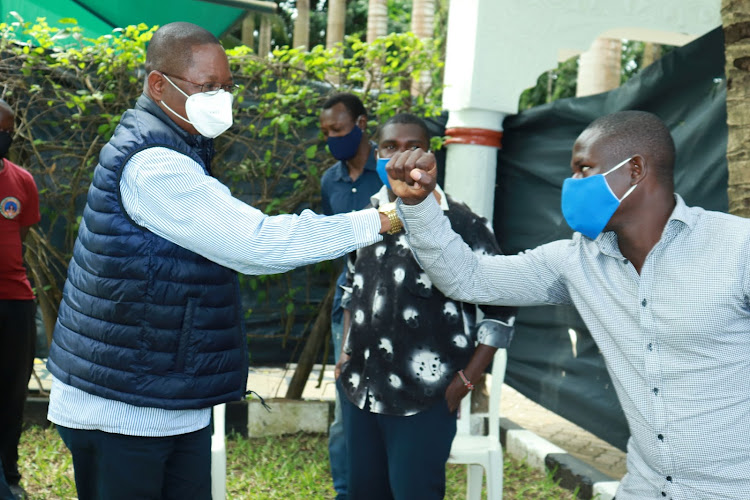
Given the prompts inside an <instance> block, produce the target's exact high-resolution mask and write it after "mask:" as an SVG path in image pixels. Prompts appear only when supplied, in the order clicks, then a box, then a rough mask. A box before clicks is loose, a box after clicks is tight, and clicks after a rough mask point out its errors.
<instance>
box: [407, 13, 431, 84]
mask: <svg viewBox="0 0 750 500" xmlns="http://www.w3.org/2000/svg"><path fill="white" fill-rule="evenodd" d="M411 31H412V33H414V34H415V35H416V36H417V38H419V39H421V40H427V39H430V38H432V35H433V33H434V31H435V0H414V3H413V4H412V9H411ZM431 83H432V75H431V74H430V72H429V71H422V72H421V73H420V74H419V77H418V78H415V79H414V81H413V82H412V85H411V94H412V95H420V94H423V93H425V92H426V91H427V89H429V88H430V84H431Z"/></svg>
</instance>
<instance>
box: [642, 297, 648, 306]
mask: <svg viewBox="0 0 750 500" xmlns="http://www.w3.org/2000/svg"><path fill="white" fill-rule="evenodd" d="M646 304H648V301H647V300H646V299H643V300H642V301H641V305H642V306H643V307H646Z"/></svg>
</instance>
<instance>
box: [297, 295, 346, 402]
mask: <svg viewBox="0 0 750 500" xmlns="http://www.w3.org/2000/svg"><path fill="white" fill-rule="evenodd" d="M335 291H336V286H335V285H334V286H331V287H330V288H329V289H328V293H327V294H326V296H325V298H324V299H323V302H322V303H321V304H320V309H319V310H318V316H317V317H316V318H315V323H313V327H312V331H311V332H310V336H309V337H308V338H307V342H305V347H304V348H303V349H302V354H300V356H299V361H298V362H297V368H296V369H295V370H294V375H292V380H291V381H290V382H289V388H288V389H287V391H286V397H287V399H300V398H301V397H302V392H303V391H304V390H305V384H306V383H307V379H308V378H310V372H311V371H312V367H313V365H314V364H315V359H316V358H317V357H318V353H320V348H321V347H323V344H324V342H325V340H326V339H327V338H328V335H329V334H330V333H331V306H332V305H333V294H334V292H335Z"/></svg>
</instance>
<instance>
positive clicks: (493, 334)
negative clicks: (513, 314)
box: [477, 319, 514, 349]
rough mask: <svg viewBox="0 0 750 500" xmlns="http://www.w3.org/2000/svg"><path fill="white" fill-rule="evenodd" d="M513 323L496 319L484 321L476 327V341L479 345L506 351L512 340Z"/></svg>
mask: <svg viewBox="0 0 750 500" xmlns="http://www.w3.org/2000/svg"><path fill="white" fill-rule="evenodd" d="M513 332H514V327H513V323H512V322H511V323H510V324H509V323H503V322H502V321H499V320H496V319H485V320H483V321H481V322H480V323H479V324H478V325H477V341H478V342H479V343H480V344H484V345H488V346H492V347H497V348H498V349H507V348H508V347H509V346H510V342H511V340H513Z"/></svg>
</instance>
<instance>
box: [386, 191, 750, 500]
mask: <svg viewBox="0 0 750 500" xmlns="http://www.w3.org/2000/svg"><path fill="white" fill-rule="evenodd" d="M675 197H676V201H677V205H676V207H675V209H674V211H673V213H672V215H671V217H670V219H669V221H668V222H667V225H666V227H665V228H664V232H663V234H662V237H661V239H660V240H659V242H658V243H657V244H656V246H654V248H653V249H652V250H651V252H650V253H649V255H648V257H647V258H646V261H645V263H644V265H643V268H642V269H641V274H640V275H639V274H638V273H637V272H636V270H635V268H634V267H633V265H632V264H630V262H628V261H627V260H626V259H625V258H624V257H623V255H622V254H621V253H620V250H619V248H618V245H617V236H616V235H615V233H613V232H607V233H604V234H602V235H600V236H599V237H598V238H597V239H596V240H591V239H588V238H586V237H583V236H582V235H581V234H579V233H576V234H575V235H574V236H573V238H572V239H571V240H562V241H556V242H552V243H548V244H546V245H542V246H540V247H538V248H535V249H533V250H529V251H527V252H524V253H522V254H519V255H515V256H479V255H476V254H475V253H473V252H471V250H470V249H469V248H468V247H467V246H466V245H465V244H464V243H463V242H462V241H461V240H460V238H458V237H457V235H455V233H453V232H452V231H451V229H450V226H449V224H448V222H447V219H446V218H445V217H444V216H443V215H442V214H441V212H440V209H439V208H438V207H437V204H436V203H435V202H434V201H432V200H431V199H432V197H431V196H430V197H428V199H427V200H426V201H425V202H423V203H421V204H420V205H417V206H411V207H410V206H406V205H403V204H399V211H400V214H401V217H402V219H403V220H404V223H405V226H406V229H407V238H408V241H409V244H410V245H411V247H412V249H413V251H414V252H415V254H416V256H417V258H418V260H419V262H420V264H421V265H422V267H423V268H424V269H425V270H426V271H427V273H428V275H429V277H430V279H432V281H433V283H434V284H435V285H436V286H437V287H438V288H440V289H441V290H442V291H443V292H444V293H445V294H446V295H447V296H449V297H452V298H454V299H456V300H462V301H474V302H478V303H483V304H495V305H517V306H530V305H541V304H573V305H575V307H576V308H577V309H578V311H579V312H580V314H581V316H582V318H583V320H584V321H585V323H586V326H587V327H588V328H589V330H590V331H591V334H592V336H593V337H594V339H595V340H596V343H597V345H598V346H599V348H600V350H601V352H602V355H603V356H604V359H605V361H606V365H607V369H608V370H609V374H610V376H611V378H612V381H613V383H614V385H615V389H616V390H617V395H618V397H619V400H620V403H621V405H622V407H623V410H624V412H625V416H626V417H627V420H628V425H629V427H630V434H631V438H630V440H629V442H628V473H627V475H626V476H625V477H624V478H623V480H622V482H621V485H620V489H619V491H618V492H617V500H643V499H646V498H674V499H675V500H687V499H695V500H706V499H733V500H740V499H742V500H746V499H748V498H750V432H749V431H750V277H749V276H748V272H749V271H748V263H749V261H750V221H748V220H746V219H742V218H739V217H734V216H731V215H727V214H723V213H718V212H710V211H706V210H703V209H701V208H697V207H687V206H686V205H685V203H684V201H683V200H682V198H680V197H679V196H678V195H675Z"/></svg>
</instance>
